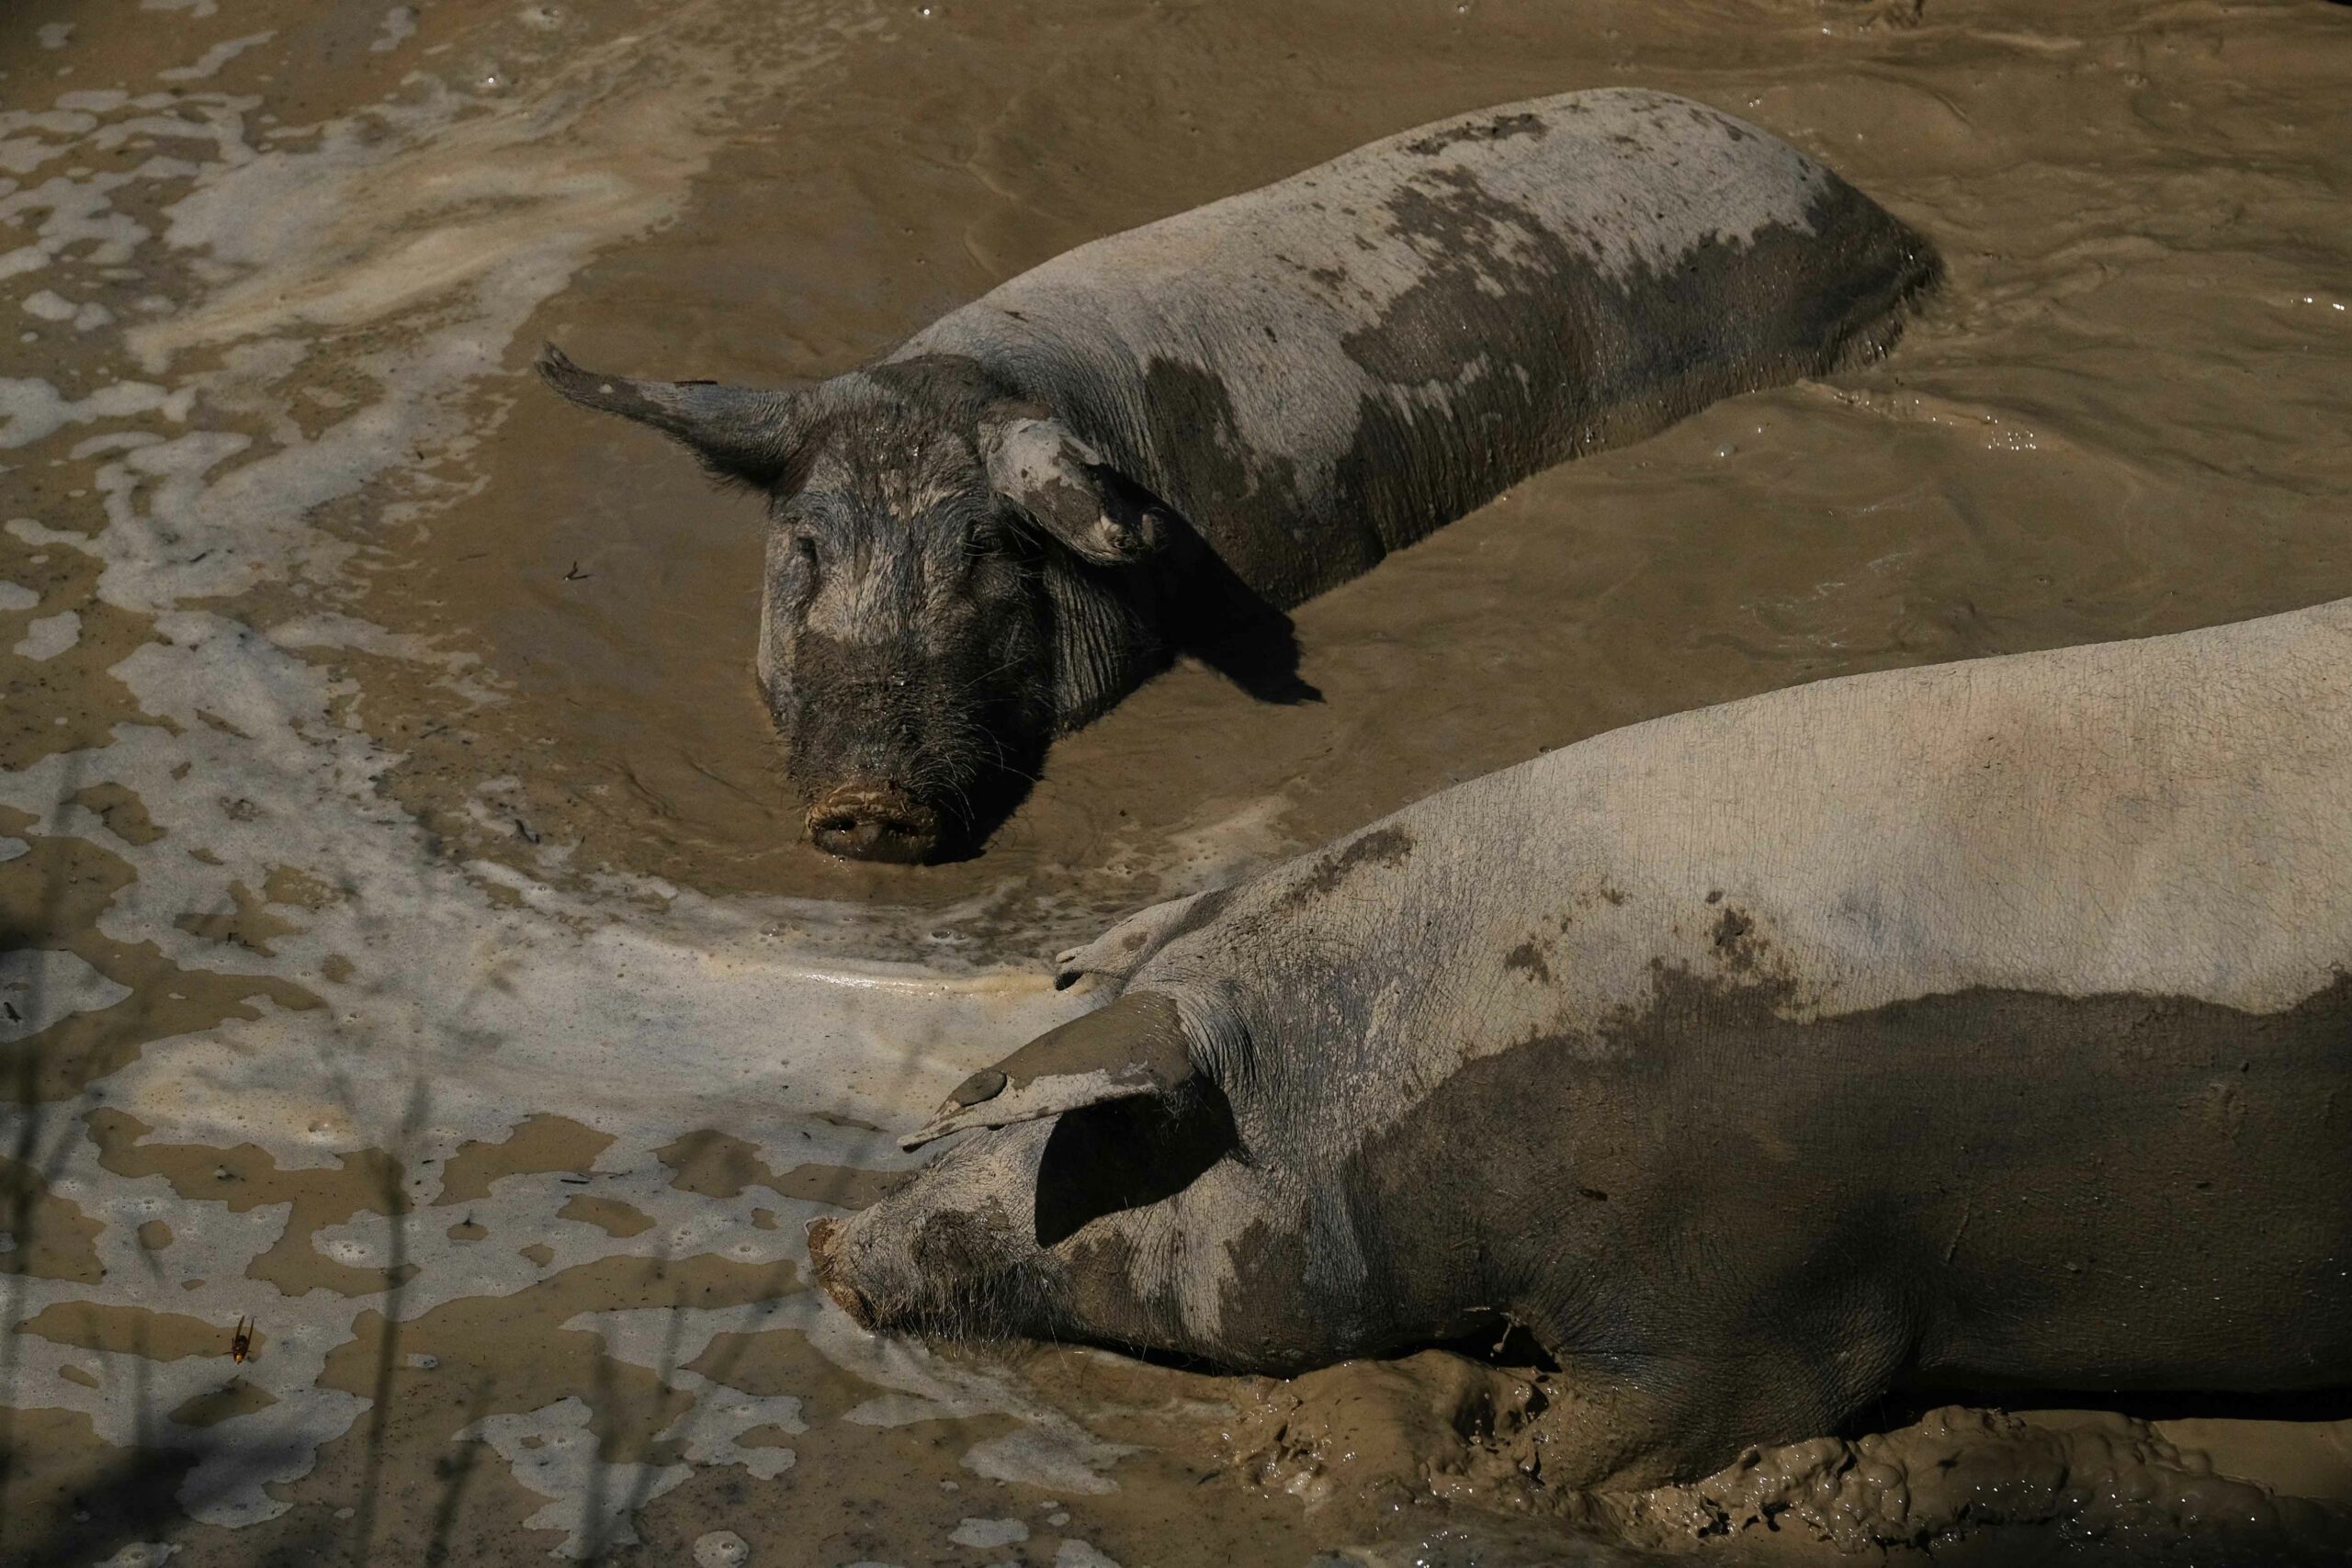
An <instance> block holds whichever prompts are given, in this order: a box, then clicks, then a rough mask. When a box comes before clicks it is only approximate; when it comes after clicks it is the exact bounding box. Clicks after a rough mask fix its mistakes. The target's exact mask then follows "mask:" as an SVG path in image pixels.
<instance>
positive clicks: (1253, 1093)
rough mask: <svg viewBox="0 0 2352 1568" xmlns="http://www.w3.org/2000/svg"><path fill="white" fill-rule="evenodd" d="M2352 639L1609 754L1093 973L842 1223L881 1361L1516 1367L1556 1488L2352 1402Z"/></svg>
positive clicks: (2073, 675) (2306, 623) (1303, 870)
mask: <svg viewBox="0 0 2352 1568" xmlns="http://www.w3.org/2000/svg"><path fill="white" fill-rule="evenodd" d="M2347 822H2352V599H2347V600H2340V601H2337V602H2336V603H2334V604H2325V605H2323V606H2320V607H2317V608H2313V609H2308V610H2303V611H2300V612H2297V613H2293V614H2289V615H2276V616H2273V617H2270V618H2267V619H2262V620H2255V621H2249V622H2245V623H2241V624H2238V625H2234V626H2223V627H2220V628H2214V629H2207V630H2203V631H2198V632H2191V633H2186V634H2181V635H2175V636H2170V637H2155V638H2151V639H2146V640H2140V641H2131V642H2120V643H2109V644H2101V645H2096V646H2091V647H2086V648H2078V649H2064V650H2058V651H2050V652H2038V653H2028V654H2020V655H2015V656H2010V657H2006V658H1996V659H1987V660H1977V661H1971V662H1963V663H1956V664H1948V665H1942V666H1938V667H1931V668H1923V669H1916V670H1910V671H1897V672H1885V673H1878V674H1869V675H1860V676H1854V677H1849V678H1846V679H1839V680H1831V681H1825V682H1818V683H1815V684H1812V685H1806V686H1801V687H1796V688H1793V689H1790V690H1786V691H1782V692H1778V693H1773V694H1766V695H1762V696H1758V697H1753V698H1750V699H1747V700H1745V701H1741V702H1736V703H1732V704H1729V705H1724V706H1721V707H1714V708H1708V709H1704V710H1701V711H1698V712H1693V713H1688V714H1682V715H1679V716H1672V717H1667V718H1661V719H1657V720H1654V721H1652V722H1649V723H1645V724H1639V725H1635V726H1634V727H1632V728H1625V729H1620V730H1616V731H1613V732H1611V733H1608V734H1604V735H1601V736H1599V737H1596V738H1593V739H1587V740H1584V741H1581V742H1578V743H1577V744H1575V745H1571V746H1568V747H1566V748H1563V749H1562V750H1557V751H1554V752H1551V753H1549V754H1547V755H1544V756H1542V757H1539V758H1537V759H1535V760H1533V761H1529V762H1526V763H1523V764H1521V765H1520V766H1518V767H1514V768H1510V769H1508V770H1506V771H1503V772H1501V773H1493V774H1489V775H1487V776H1486V777H1484V778H1480V779H1476V780H1474V781H1472V782H1470V783H1467V784H1461V785H1459V786H1457V787H1455V788H1453V789H1450V790H1447V791H1445V792H1443V793H1442V794H1439V795H1432V796H1430V797H1429V798H1428V799H1425V800H1422V801H1420V802H1419V803H1418V804H1416V805H1413V806H1410V807H1406V808H1405V809H1404V810H1402V811H1399V812H1397V814H1395V815H1394V816H1392V817H1389V818H1386V819H1385V820H1383V821H1380V822H1377V823H1374V825H1372V826H1370V827H1367V828H1365V829H1362V830H1360V831H1358V832H1355V833H1353V834H1351V835H1350V836H1348V837H1346V838H1344V839H1341V840H1338V841H1337V842H1335V843H1333V844H1331V845H1329V847H1327V848H1325V849H1322V850H1320V851H1317V852H1312V853H1309V854H1306V855H1304V856H1302V857H1300V858H1298V859H1295V860H1294V861H1291V862H1289V863H1285V864H1283V865H1281V866H1279V867H1277V868H1276V869H1274V870H1272V871H1271V872H1268V873H1266V874H1263V875H1261V876H1259V877H1256V878H1254V879H1252V880H1249V881H1245V882H1242V883H1240V884H1239V885H1238V886H1230V887H1227V888H1223V889H1219V890H1216V891H1211V892H1208V893H1204V894H1200V895H1196V896H1193V897H1187V898H1182V899H1178V900H1175V901H1172V902H1170V903H1166V904H1162V905H1159V906H1157V907H1155V908H1149V909H1147V910H1146V911H1144V912H1143V913H1141V914H1139V915H1137V916H1135V917H1134V918H1132V919H1129V920H1128V921H1126V922H1125V923H1124V924H1122V925H1119V926H1117V927H1114V929H1113V930H1111V931H1109V932H1108V933H1107V934H1106V935H1104V936H1103V937H1102V938H1101V939H1099V940H1098V941H1096V942H1093V943H1091V945H1089V946H1087V947H1084V948H1080V949H1079V950H1076V951H1075V952H1073V953H1068V954H1065V955H1064V957H1063V961H1062V970H1063V976H1064V977H1065V978H1066V979H1077V978H1084V979H1086V981H1087V984H1088V985H1089V986H1090V987H1097V988H1100V989H1102V990H1103V991H1104V992H1105V993H1106V994H1107V995H1109V996H1110V998H1111V999H1110V1000H1109V1001H1108V1002H1107V1004H1106V1005H1103V1006H1102V1007H1100V1008H1099V1009H1097V1010H1094V1011H1091V1012H1088V1013H1085V1014H1083V1015H1081V1016H1080V1017H1079V1018H1078V1019H1077V1020H1076V1021H1072V1022H1070V1023H1067V1024H1065V1025H1063V1026H1062V1027H1061V1028H1059V1029H1057V1030H1054V1031H1052V1032H1049V1033H1046V1034H1045V1035H1043V1036H1040V1037H1039V1038H1038V1039H1036V1040H1035V1041H1033V1042H1031V1043H1029V1044H1027V1045H1025V1046H1023V1047H1022V1048H1021V1049H1020V1050H1018V1051H1016V1052H1014V1053H1013V1054H1012V1055H1011V1056H1009V1057H1007V1058H1006V1059H1005V1060H1004V1061H1002V1062H1001V1063H1000V1064H999V1065H998V1066H994V1067H990V1068H987V1069H984V1070H982V1071H979V1072H978V1073H975V1074H974V1075H973V1076H972V1077H969V1078H968V1079H967V1080H966V1081H965V1082H964V1083H963V1084H962V1085H960V1086H959V1087H958V1088H956V1089H955V1091H954V1092H953V1093H952V1094H951V1095H950V1097H949V1099H948V1100H947V1102H946V1103H945V1105H944V1106H943V1107H942V1108H941V1110H940V1112H939V1114H938V1115H937V1116H936V1117H935V1118H933V1120H932V1121H931V1122H929V1123H928V1124H927V1125H925V1126H923V1127H922V1128H921V1129H920V1130H919V1131H917V1132H916V1133H914V1134H911V1135H910V1137H908V1138H907V1139H906V1140H905V1142H906V1143H907V1144H908V1145H910V1146H920V1145H922V1144H923V1143H925V1142H928V1141H930V1140H933V1139H940V1138H945V1137H947V1136H949V1135H950V1134H956V1141H955V1142H953V1143H951V1144H950V1145H948V1146H947V1147H946V1149H945V1150H944V1153H943V1154H941V1155H939V1156H937V1157H936V1158H935V1159H934V1161H933V1163H932V1164H930V1165H929V1166H928V1167H926V1168H924V1169H922V1171H921V1172H920V1173H919V1174H918V1175H916V1176H915V1177H914V1178H913V1179H912V1180H911V1181H910V1183H909V1184H908V1185H907V1186H905V1187H904V1188H902V1189H900V1190H898V1191H897V1192H895V1193H893V1194H891V1195H890V1196H888V1197H887V1198H885V1199H884V1200H882V1201H879V1202H878V1203H876V1204H875V1205H874V1206H873V1207H871V1208H868V1209H865V1210H864V1211H863V1212H860V1213H856V1214H854V1215H852V1216H850V1217H848V1218H846V1219H842V1220H835V1221H820V1222H818V1223H816V1224H814V1225H813V1226H812V1227H811V1229H810V1231H809V1258H810V1261H811V1266H812V1268H813V1269H814V1272H815V1275H816V1277H817V1279H818V1280H819V1281H820V1283H821V1284H822V1285H823V1286H824V1288H825V1289H826V1290H827V1291H829V1292H831V1295H832V1297H833V1299H834V1300H835V1301H837V1302H838V1303H840V1304H841V1305H842V1307H843V1308H844V1309H846V1310H847V1311H848V1312H849V1313H850V1314H852V1315H853V1316H854V1317H855V1318H856V1319H857V1320H858V1321H859V1322H860V1323H862V1324H864V1325H868V1326H869V1327H872V1328H875V1329H878V1330H888V1331H892V1332H905V1333H913V1334H921V1335H928V1336H933V1337H956V1336H976V1335H977V1336H1032V1337H1050V1338H1056V1339H1066V1340H1081V1341H1089V1342H1093V1343H1096V1344H1100V1345H1105V1346H1110V1347H1116V1348H1130V1349H1142V1350H1150V1351H1160V1352H1166V1353H1170V1354H1173V1355H1178V1356H1183V1357H1191V1358H1197V1359H1202V1360H1204V1361H1206V1362H1209V1363H1212V1364H1215V1365H1218V1366H1224V1367H1229V1368H1235V1369H1241V1370H1246V1371H1256V1372H1267V1373H1295V1372H1298V1371H1302V1370H1305V1369H1311V1368H1315V1367H1318V1366H1321V1365H1324V1364H1326V1363H1329V1362H1332V1361H1335V1360H1338V1359H1343V1358H1351V1357H1367V1356H1381V1355H1386V1354H1390V1353H1395V1352H1400V1351H1404V1350H1408V1349H1411V1348H1417V1347H1422V1346H1427V1345H1433V1344H1442V1343H1447V1342H1453V1341H1458V1340H1460V1339H1462V1337H1464V1336H1471V1335H1476V1336H1478V1337H1481V1339H1482V1341H1484V1342H1488V1343H1491V1342H1493V1341H1494V1340H1495V1339H1497V1338H1498V1337H1500V1336H1501V1335H1503V1334H1504V1333H1507V1332H1508V1331H1509V1330H1510V1329H1511V1328H1512V1327H1514V1326H1516V1327H1518V1328H1521V1329H1524V1330H1526V1331H1527V1332H1528V1333H1531V1334H1532V1336H1533V1337H1534V1338H1535V1340H1536V1342H1537V1343H1538V1344H1540V1345H1541V1346H1542V1347H1543V1348H1544V1351H1545V1352H1546V1353H1547V1354H1549V1355H1550V1356H1551V1357H1552V1358H1554V1359H1555V1360H1556V1361H1557V1363H1558V1365H1559V1368H1560V1377H1559V1381H1560V1384H1561V1386H1562V1387H1563V1388H1564V1389H1565V1390H1566V1395H1567V1404H1566V1408H1565V1409H1564V1410H1562V1411H1561V1412H1560V1413H1559V1414H1560V1418H1561V1426H1560V1427H1559V1429H1558V1432H1557V1436H1558V1439H1559V1440H1558V1441H1557V1442H1556V1443H1555V1445H1554V1447H1553V1450H1552V1452H1551V1457H1550V1458H1549V1459H1547V1460H1546V1461H1545V1476H1546V1478H1547V1479H1549V1480H1554V1481H1557V1482H1560V1483H1565V1484H1568V1485H1573V1486H1580V1487H1590V1488H1600V1489H1611V1490H1613V1489H1623V1488H1628V1487H1634V1486H1647V1485H1652V1484H1657V1483H1666V1482H1670V1481H1687V1480H1691V1479H1693V1478H1696V1477H1699V1476H1702V1475H1705V1474H1709V1473H1712V1472H1714V1471H1715V1470H1717V1469H1718V1468H1720V1467H1721V1466H1723V1465H1724V1464H1726V1463H1728V1462H1730V1461H1733V1460H1734V1459H1735V1458H1736V1456H1737V1455H1738V1454H1739V1453H1740V1452H1741V1451H1742V1450H1745V1449H1747V1447H1749V1446H1750V1445H1764V1444H1773V1443H1779V1442H1782V1441H1786V1440H1793V1439H1798V1438H1807V1437H1815V1436H1821V1435H1825V1434H1828V1433H1830V1432H1832V1431H1833V1430H1834V1429H1835V1428H1837V1427H1838V1426H1839V1424H1840V1423H1842V1422H1844V1421H1846V1420H1847V1419H1848V1418H1849V1417H1851V1416H1854V1415H1855V1414H1856V1413H1857V1412H1858V1411H1860V1410H1863V1409H1864V1408H1865V1407H1866V1406H1869V1405H1870V1404H1871V1402H1873V1401H1875V1400H1878V1399H1880V1398H1881V1397H1882V1396H1883V1395H1885V1394H1886V1393H1888V1392H1889V1391H1890V1390H1905V1391H1911V1392H1913V1393H1931V1392H1937V1391H1945V1392H1966V1391H1978V1392H1983V1391H1998V1390H2007V1391H2018V1390H2026V1391H2031V1390H2051V1391H2056V1390H2065V1391H2077V1392H2079V1391H2097V1392H2098V1393H2126V1392H2129V1393H2164V1392H2165V1391H2198V1392H2200V1393H2245V1394H2265V1393H2289V1392H2292V1391H2311V1390H2325V1389H2340V1388H2344V1387H2346V1386H2352V832H2347V831H2346V823H2347Z"/></svg>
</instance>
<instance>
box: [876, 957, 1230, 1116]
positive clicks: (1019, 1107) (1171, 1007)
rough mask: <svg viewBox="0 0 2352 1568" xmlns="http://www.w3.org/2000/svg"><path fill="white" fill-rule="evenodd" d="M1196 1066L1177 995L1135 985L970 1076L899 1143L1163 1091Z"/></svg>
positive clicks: (1051, 1114)
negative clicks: (1110, 1001) (932, 1114)
mask: <svg viewBox="0 0 2352 1568" xmlns="http://www.w3.org/2000/svg"><path fill="white" fill-rule="evenodd" d="M1190 1077H1193V1054H1192V1050H1191V1048H1190V1046H1189V1045H1188V1044H1187V1043H1186V1039H1185V1034H1184V1021H1183V1020H1182V1018H1181V1017H1180V1016H1179V1015H1178V1013H1177V1011H1176V1004H1175V1002H1174V1001H1173V1000H1171V999H1170V998H1168V997H1165V996H1162V995H1160V994H1159V993H1158V992H1156V991H1130V992H1128V993H1127V994H1126V995H1125V996H1124V997H1121V998H1119V999H1118V1000H1117V1001H1114V1002H1113V1003H1112V1004H1111V1005H1110V1006H1108V1007H1106V1008H1103V1009H1100V1010H1097V1011H1094V1012H1090V1013H1088V1014H1087V1015H1086V1016H1085V1017H1083V1018H1074V1019H1072V1020H1070V1021H1069V1022H1068V1023H1065V1024H1063V1025H1062V1026H1061V1027H1060V1028H1058V1029H1051V1030H1047V1031H1046V1032H1045V1033H1043V1034H1040V1035H1039V1036H1037V1038H1036V1039H1035V1040H1032V1041H1031V1042H1029V1043H1028V1044H1026V1045H1023V1047H1021V1049H1020V1050H1018V1051H1015V1052H1014V1053H1013V1054H1012V1055H1010V1056H1007V1057H1006V1058H1005V1059H1004V1060H1003V1061H1001V1062H999V1063H998V1064H997V1065H996V1066H993V1067H983V1068H981V1069H980V1070H979V1071H978V1072H977V1073H974V1074H973V1075H972V1076H971V1077H968V1078H966V1079H965V1080H964V1081H963V1082H962V1083H960V1084H958V1085H956V1089H955V1091H954V1092H953V1093H951V1094H950V1095H949V1096H948V1097H947V1102H946V1103H945V1104H944V1105H942V1106H941V1107H940V1108H939V1111H938V1113H937V1114H936V1115H934V1116H933V1117H932V1119H931V1120H930V1122H927V1123H925V1124H924V1125H923V1126H922V1128H921V1129H920V1130H918V1131H916V1132H913V1133H910V1134H907V1135H906V1136H905V1137H903V1138H900V1139H899V1147H900V1148H902V1149H919V1148H921V1147H922V1145H925V1144H928V1143H931V1142H932V1141H933V1140H934V1139H938V1138H944V1137H945V1136H947V1134H950V1133H960V1132H962V1131H963V1130H964V1129H966V1128H967V1127H1009V1126H1011V1125H1012V1123H1013V1122H1035V1121H1037V1120H1039V1119H1041V1118H1043V1117H1046V1116H1058V1115H1060V1114H1061V1113H1062V1112H1063V1111H1075V1110H1077V1109H1078V1108H1079V1107H1080V1106H1082V1105H1100V1104H1102V1103H1103V1101H1105V1100H1130V1099H1133V1098H1135V1097H1136V1096H1137V1095H1145V1094H1165V1093H1167V1092H1168V1091H1169V1090H1170V1089H1175V1088H1176V1087H1177V1086H1179V1085H1180V1084H1182V1083H1183V1082H1184V1081H1185V1080H1186V1079H1188V1078H1190Z"/></svg>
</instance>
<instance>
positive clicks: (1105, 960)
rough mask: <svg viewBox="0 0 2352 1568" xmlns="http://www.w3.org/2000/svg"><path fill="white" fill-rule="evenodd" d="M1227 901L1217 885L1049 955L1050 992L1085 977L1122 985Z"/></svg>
mask: <svg viewBox="0 0 2352 1568" xmlns="http://www.w3.org/2000/svg"><path fill="white" fill-rule="evenodd" d="M1229 897H1232V893H1231V890H1230V889H1227V888H1223V887H1218V888H1214V889H1212V890H1210V891H1209V892H1206V893H1192V894H1187V895H1186V896H1185V897H1182V898H1170V899H1169V900H1168V901H1167V902H1166V903H1164V904H1154V905H1152V906H1151V907H1150V908H1148V909H1142V910H1139V911H1137V912H1136V913H1135V914H1132V915H1129V916H1128V917H1127V918H1126V919H1124V920H1121V921H1120V922H1119V923H1118V924H1117V925H1115V926H1113V927H1112V928H1111V929H1110V930H1109V931H1104V932H1103V934H1102V935H1101V936H1098V937H1096V938H1095V939H1094V940H1093V941H1092V942H1088V943H1087V944H1086V945H1085V946H1083V947H1073V948H1069V949H1068V950H1067V951H1065V952H1062V953H1056V954H1055V955H1054V989H1056V990H1057V991H1066V990H1068V989H1069V987H1072V986H1074V985H1076V984H1078V982H1079V981H1080V980H1081V979H1083V978H1084V977H1085V976H1089V975H1107V976H1110V977H1111V978H1112V979H1114V980H1119V981H1124V980H1125V979H1126V978H1127V976H1130V975H1133V974H1134V973H1135V972H1136V970H1138V969H1140V968H1142V967H1143V965H1144V963H1145V961H1146V960H1147V959H1148V958H1150V957H1151V956H1152V955H1153V954H1154V953H1158V952H1159V950H1160V949H1161V948H1163V947H1165V946H1167V945H1168V943H1169V942H1170V941H1172V940H1173V939H1175V938H1176V937H1179V936H1182V934H1183V933H1184V932H1186V931H1191V930H1193V928H1194V927H1196V926H1201V925H1205V924H1207V923H1208V921H1209V920H1210V919H1213V918H1214V917H1215V916H1216V912H1217V911H1218V910H1219V909H1221V908H1224V907H1225V903H1226V900H1227V898H1229Z"/></svg>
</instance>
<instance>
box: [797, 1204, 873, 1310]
mask: <svg viewBox="0 0 2352 1568" xmlns="http://www.w3.org/2000/svg"><path fill="white" fill-rule="evenodd" d="M840 1235H841V1224H840V1222H838V1221H835V1220H811V1221H810V1222H809V1271H810V1272H811V1273H813V1274H815V1275H816V1276H817V1283H818V1284H819V1286H820V1287H821V1288H822V1289H823V1290H824V1292H825V1294H827V1295H829V1296H831V1297H832V1298H833V1304H834V1305H835V1306H837V1307H839V1308H841V1309H842V1311H843V1312H845V1313H847V1314H849V1317H850V1321H851V1322H852V1323H854V1324H856V1325H858V1326H859V1327H860V1328H863V1329H866V1330H868V1331H871V1330H872V1329H873V1327H874V1321H875V1314H874V1303H872V1302H869V1301H867V1300H866V1299H865V1292H863V1291H861V1290H859V1289H858V1288H857V1287H856V1286H855V1285H853V1284H851V1283H850V1282H849V1281H848V1280H845V1279H843V1278H842V1272H841V1266H840V1264H839V1263H838V1262H837V1261H836V1260H835V1258H834V1247H835V1246H836V1244H837V1242H838V1239H839V1237H840Z"/></svg>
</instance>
